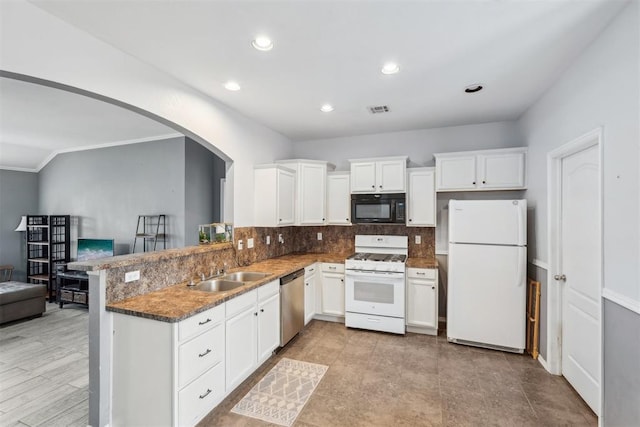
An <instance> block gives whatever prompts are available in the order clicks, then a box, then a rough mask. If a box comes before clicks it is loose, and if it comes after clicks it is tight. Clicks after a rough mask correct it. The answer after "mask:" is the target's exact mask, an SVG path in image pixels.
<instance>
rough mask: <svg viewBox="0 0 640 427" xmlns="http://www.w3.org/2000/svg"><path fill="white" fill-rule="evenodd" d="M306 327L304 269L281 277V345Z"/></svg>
mask: <svg viewBox="0 0 640 427" xmlns="http://www.w3.org/2000/svg"><path fill="white" fill-rule="evenodd" d="M303 327H304V269H301V270H298V271H294V272H293V273H291V274H288V275H286V276H284V277H283V278H282V279H280V347H284V346H285V345H286V344H287V343H288V342H289V341H291V338H293V337H294V336H295V335H296V334H297V333H298V332H300V331H301V330H302V328H303Z"/></svg>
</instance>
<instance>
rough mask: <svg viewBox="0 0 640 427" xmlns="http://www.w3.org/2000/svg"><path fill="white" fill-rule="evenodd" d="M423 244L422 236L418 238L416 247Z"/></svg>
mask: <svg viewBox="0 0 640 427" xmlns="http://www.w3.org/2000/svg"><path fill="white" fill-rule="evenodd" d="M420 244H422V236H416V245H420Z"/></svg>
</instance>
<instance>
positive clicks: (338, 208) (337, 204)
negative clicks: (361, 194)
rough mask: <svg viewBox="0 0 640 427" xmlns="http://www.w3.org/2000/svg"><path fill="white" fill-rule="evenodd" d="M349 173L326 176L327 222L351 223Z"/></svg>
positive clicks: (336, 223)
mask: <svg viewBox="0 0 640 427" xmlns="http://www.w3.org/2000/svg"><path fill="white" fill-rule="evenodd" d="M349 181H350V179H349V175H347V174H344V175H329V176H328V177H327V224H332V225H348V224H351V220H350V218H351V195H350V193H349Z"/></svg>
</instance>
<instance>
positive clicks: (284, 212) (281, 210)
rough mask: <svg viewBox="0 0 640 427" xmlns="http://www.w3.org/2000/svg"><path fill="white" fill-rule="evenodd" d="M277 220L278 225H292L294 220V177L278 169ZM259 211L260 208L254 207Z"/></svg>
mask: <svg viewBox="0 0 640 427" xmlns="http://www.w3.org/2000/svg"><path fill="white" fill-rule="evenodd" d="M277 173H278V179H277V181H278V194H277V196H276V198H277V203H278V204H277V208H278V212H277V214H278V215H277V216H278V218H277V220H278V225H292V224H293V223H294V221H295V218H294V204H295V200H294V194H295V188H296V186H295V175H294V174H293V173H290V172H287V171H283V170H281V169H278V172H277ZM256 209H260V206H256Z"/></svg>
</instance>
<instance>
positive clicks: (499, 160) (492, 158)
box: [477, 152, 526, 189]
mask: <svg viewBox="0 0 640 427" xmlns="http://www.w3.org/2000/svg"><path fill="white" fill-rule="evenodd" d="M525 163H526V162H525V153H524V152H519V153H491V154H479V155H478V181H479V182H477V184H478V186H479V187H480V188H483V189H500V188H524V181H525V178H524V177H525V170H524V168H525Z"/></svg>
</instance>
